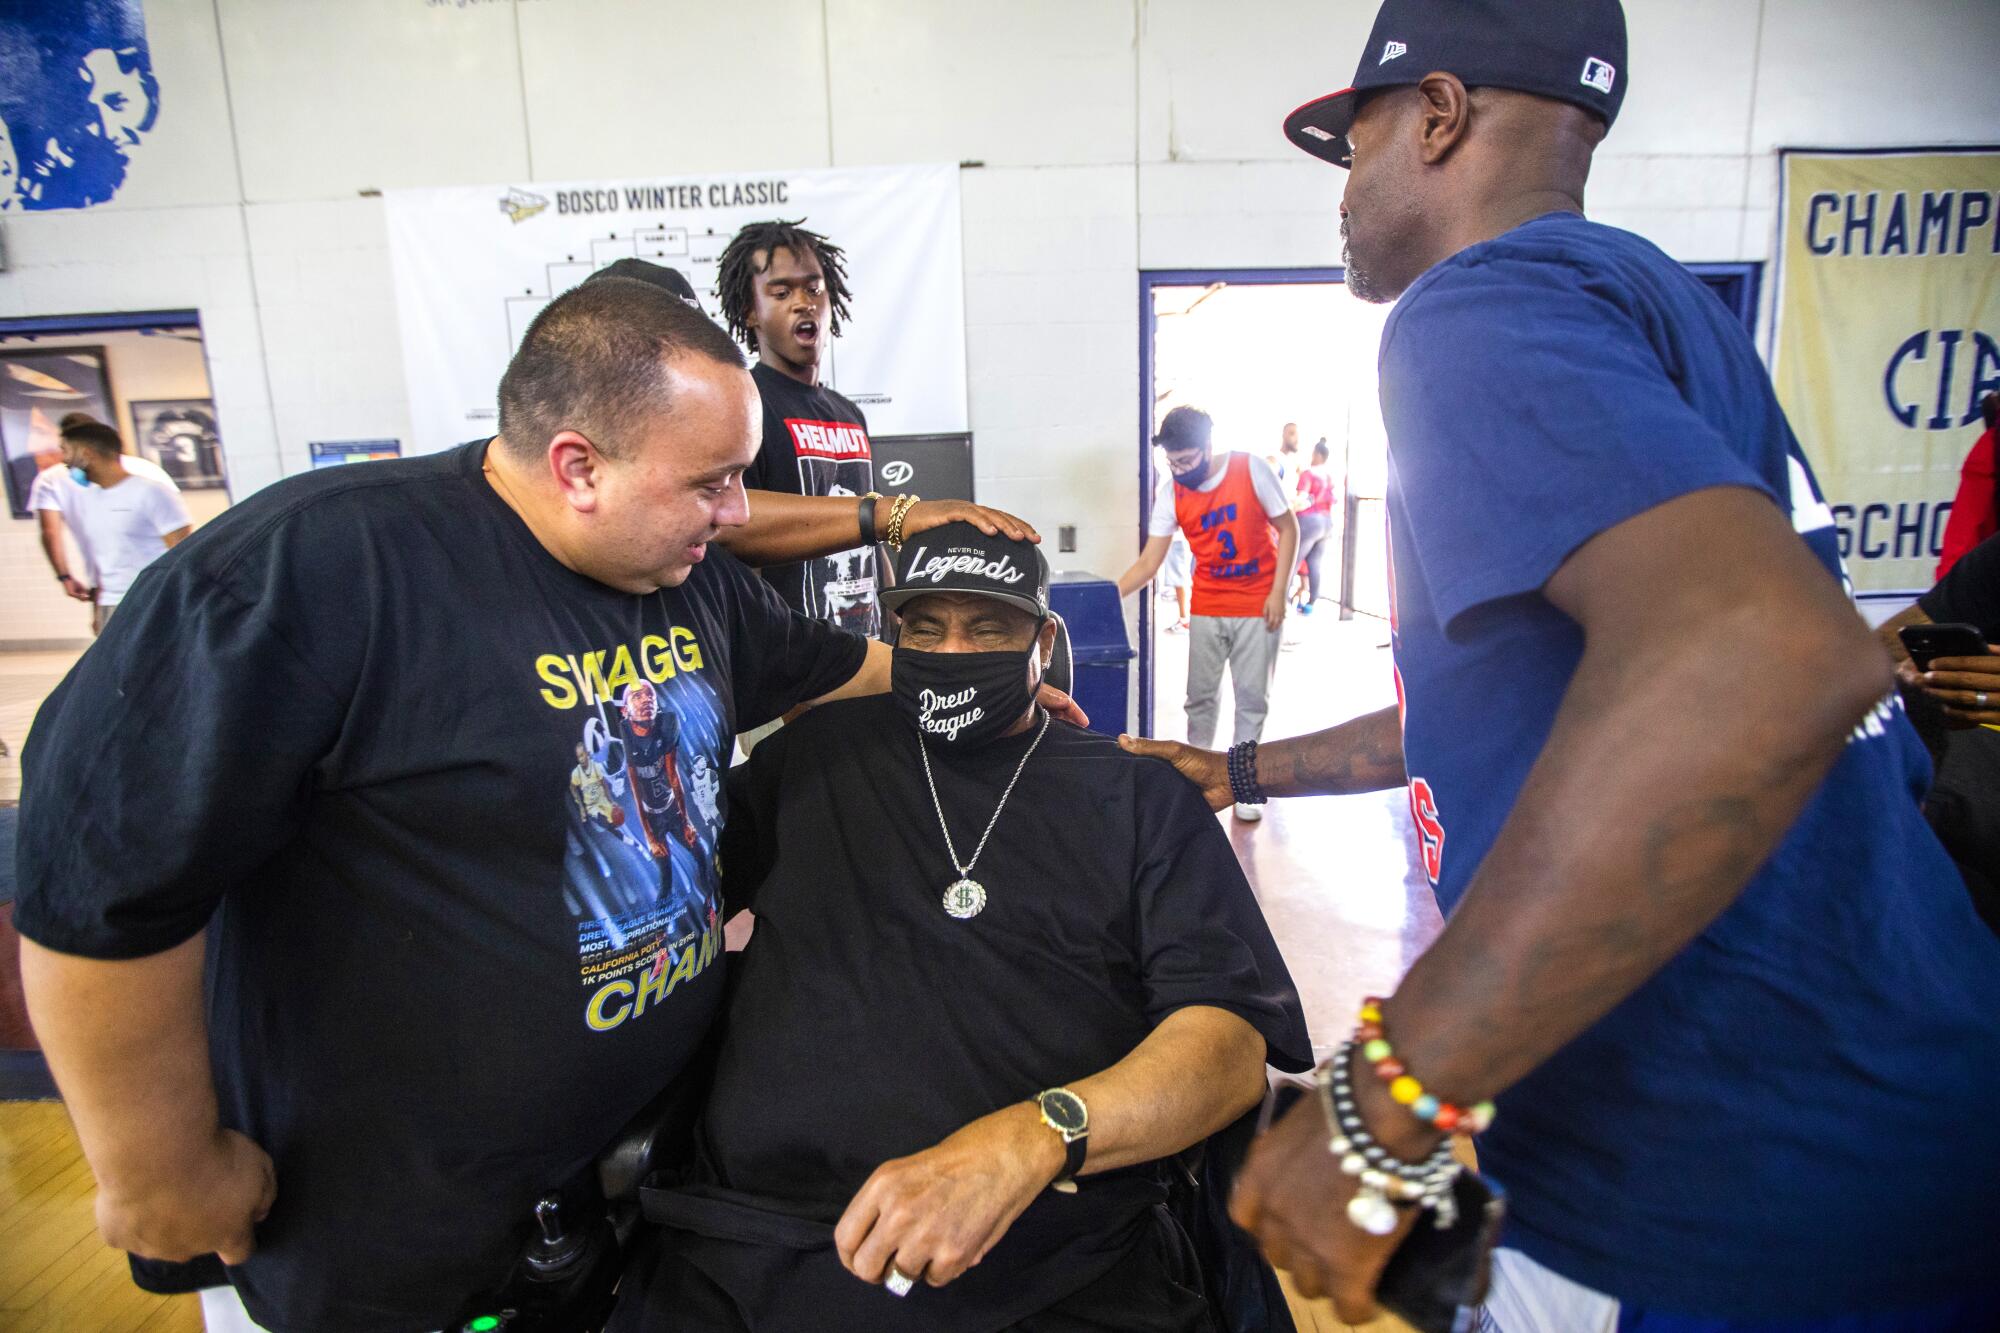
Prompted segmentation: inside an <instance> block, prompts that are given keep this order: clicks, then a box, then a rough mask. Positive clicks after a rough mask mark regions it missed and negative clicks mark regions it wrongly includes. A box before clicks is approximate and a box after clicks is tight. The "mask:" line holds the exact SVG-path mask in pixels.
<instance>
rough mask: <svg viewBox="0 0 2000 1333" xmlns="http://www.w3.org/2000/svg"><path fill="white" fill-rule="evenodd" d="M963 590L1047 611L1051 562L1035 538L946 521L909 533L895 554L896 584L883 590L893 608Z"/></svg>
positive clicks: (1038, 611)
mask: <svg viewBox="0 0 2000 1333" xmlns="http://www.w3.org/2000/svg"><path fill="white" fill-rule="evenodd" d="M933 592H964V593H972V594H974V595H976V596H979V597H991V598H993V599H994V600H995V601H998V602H1005V603H1007V604H1008V605H1009V606H1018V607H1020V608H1021V609H1022V610H1023V611H1026V612H1027V613H1028V614H1029V615H1031V616H1046V615H1048V613H1049V562H1048V561H1047V560H1046V559H1044V558H1043V557H1042V548H1041V547H1039V546H1037V545H1035V543H1033V542H1027V541H1021V542H1017V541H1011V540H1009V539H1008V538H1006V537H989V536H987V535H986V534H985V533H983V532H981V531H980V530H979V529H978V528H975V527H973V526H972V525H971V524H970V523H946V524H944V525H943V526H942V527H936V528H932V529H931V530H930V531H929V532H926V533H923V534H921V535H919V536H915V537H912V538H910V539H909V540H908V541H906V542H904V543H903V549H902V550H901V551H899V552H897V553H896V586H895V587H893V588H890V589H888V590H887V591H885V592H884V593H883V594H882V598H881V601H882V605H883V606H885V607H887V608H888V609H889V610H891V611H894V610H896V609H897V608H898V607H900V606H902V605H903V603H905V602H907V601H909V600H910V599H912V598H914V597H922V596H923V595H924V594H926V593H933Z"/></svg>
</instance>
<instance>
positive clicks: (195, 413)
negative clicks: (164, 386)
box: [131, 398, 226, 491]
mask: <svg viewBox="0 0 2000 1333" xmlns="http://www.w3.org/2000/svg"><path fill="white" fill-rule="evenodd" d="M131 406H132V443H133V445H134V446H135V447H136V448H137V449H138V451H139V453H140V454H141V455H142V456H144V457H146V458H150V459H152V460H153V461H154V462H155V463H158V464H159V465H160V467H161V469H162V470H164V471H165V472H166V474H167V475H168V476H169V477H172V478H173V479H174V484H175V485H176V486H178V487H180V488H181V489H182V490H184V491H212V490H215V489H217V488H218V487H221V486H223V485H225V484H226V478H225V477H224V475H223V469H222V432H221V431H220V430H219V429H217V428H216V424H215V404H214V403H213V402H211V401H209V400H208V399H206V398H143V399H142V398H134V399H133V400H132V404H131Z"/></svg>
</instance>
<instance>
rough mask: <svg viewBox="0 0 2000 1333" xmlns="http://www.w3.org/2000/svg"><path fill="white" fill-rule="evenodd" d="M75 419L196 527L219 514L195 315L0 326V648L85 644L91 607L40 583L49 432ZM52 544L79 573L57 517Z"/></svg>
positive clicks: (214, 437) (219, 468)
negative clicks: (166, 488) (172, 492)
mask: <svg viewBox="0 0 2000 1333" xmlns="http://www.w3.org/2000/svg"><path fill="white" fill-rule="evenodd" d="M75 414H82V415H84V416H87V417H90V418H92V419H94V420H95V421H97V422H100V423H102V424H103V425H105V426H109V427H111V428H112V429H113V430H115V431H116V432H117V434H118V437H119V440H120V443H121V445H122V448H123V452H124V453H125V455H126V456H127V458H128V459H129V460H130V467H129V469H128V470H130V471H133V472H139V473H143V472H147V471H151V472H153V474H154V475H155V476H157V477H163V478H165V479H166V480H167V481H170V482H171V483H172V484H173V485H174V487H175V488H176V489H177V490H178V491H179V492H180V498H181V502H182V504H183V505H184V507H185V508H186V510H187V514H188V518H189V520H190V521H191V522H192V524H193V525H194V526H196V527H199V526H200V525H201V524H203V523H205V522H207V521H208V520H209V519H211V518H214V517H215V516H216V515H217V514H219V513H221V512H222V510H223V509H224V508H226V507H227V506H228V504H229V468H228V460H227V455H226V449H225V445H224V435H223V429H222V422H221V419H220V417H219V416H218V415H217V413H216V409H215V398H214V394H213V392H212V390H211V387H210V380H209V373H208V361H207V356H206V352H205V348H204V345H203V342H202V331H201V320H200V317H199V316H198V315H197V313H196V312H195V311H192V310H165V311H145V312H138V313H118V314H100V315H60V316H48V317H36V318H7V319H0V473H4V475H0V483H4V484H0V490H4V491H5V495H6V501H7V511H6V513H5V515H4V516H0V564H4V565H5V567H6V570H7V572H8V574H9V576H10V577H9V579H8V587H9V594H8V596H6V597H5V598H0V649H7V650H15V651H21V650H28V651H45V652H67V653H69V654H70V655H72V656H73V655H74V654H75V652H76V651H77V650H79V649H81V648H82V647H83V645H84V644H86V643H88V642H89V640H90V636H91V632H92V629H91V626H92V607H91V606H89V605H87V604H84V603H81V602H79V601H77V600H76V599H75V593H74V592H71V591H67V590H66V586H65V585H62V584H59V583H57V581H56V580H55V579H54V578H53V577H51V576H50V572H51V569H52V562H51V558H50V557H49V556H47V555H46V554H45V553H44V550H43V541H44V537H45V535H46V534H47V532H48V528H47V526H46V525H45V524H44V522H43V518H44V516H45V515H44V514H43V513H42V512H38V505H39V504H40V500H46V499H48V498H49V493H50V491H51V489H52V488H51V485H50V483H51V479H52V476H53V473H54V471H55V469H56V468H57V467H58V466H59V464H60V462H61V452H60V442H59V439H58V433H59V428H60V426H61V424H62V422H63V421H64V419H65V418H68V417H70V416H72V415H75ZM53 489H54V490H58V491H59V490H60V489H61V488H60V487H54V488H53ZM38 497H40V500H38ZM58 512H61V513H64V514H65V515H66V511H58ZM55 534H56V539H57V540H59V541H61V542H62V543H63V545H64V546H65V547H66V548H67V557H68V558H67V560H66V561H65V564H66V566H67V567H68V568H70V569H72V570H76V571H84V570H88V569H89V568H90V565H89V562H88V561H87V560H85V559H84V556H83V553H82V551H81V550H80V549H79V547H78V546H77V544H76V539H75V533H74V532H73V531H72V530H71V524H70V521H69V519H68V518H67V517H66V516H65V517H64V518H63V519H62V521H60V522H58V523H57V524H55ZM85 591H86V592H87V591H88V589H86V590H85ZM16 664H17V665H18V663H16ZM15 739H18V738H17V737H13V736H7V735H4V734H0V740H5V741H8V742H10V743H11V741H13V740H15Z"/></svg>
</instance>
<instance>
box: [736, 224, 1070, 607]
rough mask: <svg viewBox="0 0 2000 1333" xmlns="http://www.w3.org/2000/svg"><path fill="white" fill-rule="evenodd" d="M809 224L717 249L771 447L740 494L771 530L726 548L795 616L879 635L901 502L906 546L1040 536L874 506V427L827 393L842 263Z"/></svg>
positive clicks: (937, 503) (967, 506)
mask: <svg viewBox="0 0 2000 1333" xmlns="http://www.w3.org/2000/svg"><path fill="white" fill-rule="evenodd" d="M803 222H804V220H803V219H801V220H800V221H798V222H783V221H772V222H755V223H751V224H750V225H749V226H747V227H745V228H743V230H741V231H739V232H738V233H737V234H736V235H735V237H734V238H732V239H731V240H730V242H729V245H728V247H727V248H726V249H724V250H723V252H722V258H721V261H720V268H719V271H718V273H717V275H716V295H717V299H718V300H719V301H720V303H721V307H722V318H723V322H724V323H725V324H727V325H728V328H729V332H730V334H731V335H732V336H734V337H736V338H737V339H739V340H740V341H741V342H742V343H743V345H744V346H745V347H747V348H748V349H749V350H750V351H751V352H753V353H755V354H756V356H757V364H756V365H755V366H753V367H752V368H751V372H750V373H751V377H752V378H753V379H754V380H755V381H756V383H757V392H758V394H759V395H760V396H761V398H762V399H763V406H764V424H763V443H762V447H761V448H760V449H759V450H758V452H757V460H756V461H755V462H754V463H752V464H751V465H750V470H749V471H748V472H746V473H745V474H744V476H743V484H744V485H745V486H747V487H749V488H750V492H751V507H752V508H753V509H754V510H755V511H756V512H757V513H758V514H759V515H760V518H761V516H763V515H765V514H766V513H769V514H770V515H771V518H772V520H773V521H772V522H769V523H766V522H762V521H760V522H759V523H757V524H755V525H753V526H752V527H749V528H746V529H743V530H742V531H740V532H739V533H737V534H735V535H725V536H724V537H723V538H722V539H721V540H722V541H723V543H724V545H727V546H729V547H730V549H731V550H733V551H735V552H736V553H737V554H738V555H740V556H742V557H743V558H744V559H746V560H749V561H751V562H752V563H754V564H758V565H761V566H763V567H764V577H765V578H766V579H768V580H769V581H770V583H771V586H772V587H774V588H776V589H777V590H778V595H779V596H780V597H782V598H784V599H785V603H786V605H788V606H790V607H791V608H792V609H793V610H795V611H803V612H804V613H805V614H807V615H809V616H813V617H815V618H817V619H820V620H824V621H826V622H827V623H828V624H830V625H834V626H836V627H838V628H840V629H846V630H852V631H854V632H855V633H857V634H866V635H870V636H873V635H875V634H876V633H878V632H879V631H880V629H881V625H882V614H881V609H880V607H879V605H878V600H877V599H878V593H879V591H880V590H879V588H878V586H877V578H876V549H875V548H876V545H877V543H878V542H883V541H886V540H887V539H888V538H889V536H890V535H891V534H890V532H889V521H890V517H891V514H892V513H893V512H894V511H895V508H896V507H897V506H898V505H899V504H900V505H901V506H902V507H903V509H904V510H905V512H904V514H903V520H902V527H901V531H902V534H903V535H904V536H905V537H914V536H916V535H918V534H919V533H923V532H927V531H929V530H930V529H932V528H935V527H937V526H939V525H940V524H943V523H951V522H959V521H969V522H972V523H974V524H976V525H977V526H978V527H979V529H980V530H981V531H982V532H984V533H985V534H986V535H988V536H996V535H1005V536H1007V537H1009V538H1012V539H1016V540H1018V539H1021V538H1024V537H1025V538H1028V539H1029V540H1034V541H1039V540H1040V538H1039V537H1037V536H1036V535H1035V531H1034V529H1033V528H1031V527H1029V526H1028V525H1027V524H1026V523H1023V522H1022V521H1021V520H1020V519H1017V518H1015V517H1013V516H1012V515H1009V514H1004V513H1001V512H1000V511H999V510H995V509H987V508H985V507H984V506H981V505H975V504H973V503H971V502H970V501H964V500H927V501H919V500H917V498H916V497H915V496H910V497H901V496H899V497H897V498H896V500H893V501H892V500H889V499H886V498H883V497H878V496H876V495H875V464H874V449H873V445H872V444H871V443H870V441H869V438H868V419H867V417H866V416H864V415H863V414H862V411H861V409H860V408H858V407H856V406H855V405H854V404H853V403H852V402H850V401H849V400H848V399H847V398H846V397H844V396H842V395H841V394H840V393H838V392H836V391H835V390H834V389H833V388H831V387H830V386H828V385H826V384H823V383H822V382H821V372H822V369H823V362H824V360H825V356H826V352H827V348H828V346H829V344H830V342H831V340H832V339H834V338H837V337H839V336H840V331H841V325H842V324H843V323H844V322H845V320H846V319H847V313H848V311H847V306H848V300H849V297H850V295H851V294H850V293H849V291H848V288H847V266H846V258H845V255H844V254H843V253H842V251H841V248H840V247H839V246H837V245H835V244H833V243H832V242H831V241H829V240H827V238H826V237H824V236H822V235H820V234H819V233H818V232H814V231H809V230H807V229H806V227H805V226H804V225H803ZM878 499H880V500H881V504H880V505H879V506H878V505H877V503H876V501H877V500H878ZM779 520H782V521H781V522H780V521H779Z"/></svg>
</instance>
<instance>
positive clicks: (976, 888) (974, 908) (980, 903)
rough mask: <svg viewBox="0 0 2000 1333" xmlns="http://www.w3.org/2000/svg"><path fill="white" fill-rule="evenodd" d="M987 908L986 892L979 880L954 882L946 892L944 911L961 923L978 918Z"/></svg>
mask: <svg viewBox="0 0 2000 1333" xmlns="http://www.w3.org/2000/svg"><path fill="white" fill-rule="evenodd" d="M985 907H986V890H985V889H984V888H982V887H981V886H980V884H979V882H978V881H977V880H972V879H960V880H954V881H952V883H951V885H950V886H949V887H947V888H946V889H945V891H944V910H945V911H946V912H948V913H949V914H951V915H952V916H954V917H956V918H958V919H959V920H960V921H965V920H969V919H970V918H972V917H975V916H978V915H979V913H980V912H981V911H983V910H984V909H985Z"/></svg>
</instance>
